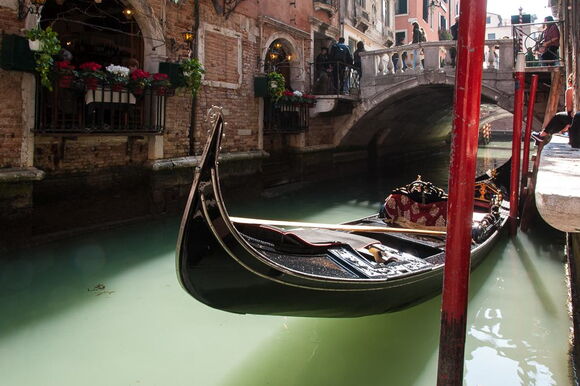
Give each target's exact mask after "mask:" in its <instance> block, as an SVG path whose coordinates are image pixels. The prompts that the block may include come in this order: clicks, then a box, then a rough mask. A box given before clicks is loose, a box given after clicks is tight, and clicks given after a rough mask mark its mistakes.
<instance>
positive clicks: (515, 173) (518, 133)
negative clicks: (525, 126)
mask: <svg viewBox="0 0 580 386" xmlns="http://www.w3.org/2000/svg"><path fill="white" fill-rule="evenodd" d="M525 65H526V60H525V57H524V54H523V52H520V53H518V57H517V59H516V71H515V73H514V79H515V96H514V120H513V135H512V170H511V175H510V217H509V220H510V224H509V225H510V234H511V235H512V236H515V235H516V234H517V232H518V212H519V194H520V165H521V162H520V159H521V157H520V151H521V148H522V146H521V143H522V117H523V112H524V87H525V80H526V73H525Z"/></svg>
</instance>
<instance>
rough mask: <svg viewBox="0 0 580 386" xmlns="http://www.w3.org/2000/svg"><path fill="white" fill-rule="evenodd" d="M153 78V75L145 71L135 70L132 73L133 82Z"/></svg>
mask: <svg viewBox="0 0 580 386" xmlns="http://www.w3.org/2000/svg"><path fill="white" fill-rule="evenodd" d="M150 76H151V74H149V73H148V72H147V71H143V70H139V69H137V70H135V71H133V72H132V73H131V79H133V80H139V79H147V78H149V77H150Z"/></svg>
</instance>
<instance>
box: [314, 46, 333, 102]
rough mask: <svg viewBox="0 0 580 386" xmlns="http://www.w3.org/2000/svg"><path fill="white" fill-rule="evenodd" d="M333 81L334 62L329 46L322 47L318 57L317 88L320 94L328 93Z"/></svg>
mask: <svg viewBox="0 0 580 386" xmlns="http://www.w3.org/2000/svg"><path fill="white" fill-rule="evenodd" d="M331 81H332V63H330V58H329V56H328V48H326V47H322V48H321V49H320V53H319V54H318V56H317V57H316V81H315V85H316V90H317V93H319V94H323V95H325V94H328V92H329V89H330V82H331Z"/></svg>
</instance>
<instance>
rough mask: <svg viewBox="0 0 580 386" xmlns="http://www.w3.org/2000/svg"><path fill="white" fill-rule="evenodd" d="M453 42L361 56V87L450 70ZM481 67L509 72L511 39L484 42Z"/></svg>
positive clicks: (411, 46) (412, 46)
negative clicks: (381, 80) (384, 79)
mask: <svg viewBox="0 0 580 386" xmlns="http://www.w3.org/2000/svg"><path fill="white" fill-rule="evenodd" d="M456 44H457V42H456V41H453V40H443V41H437V42H423V43H415V44H409V45H403V46H396V47H391V48H386V49H382V50H376V51H367V52H364V53H361V62H362V73H363V76H362V78H361V84H362V86H364V84H365V82H367V81H369V79H371V78H374V77H377V76H389V75H393V76H397V75H416V74H420V73H423V72H428V71H429V72H435V71H436V72H441V71H450V72H451V71H454V70H455V68H454V67H455V60H456V57H457V49H456ZM482 66H483V68H484V69H485V70H488V71H504V72H511V71H513V66H514V48H513V40H512V39H499V40H486V41H485V53H484V56H483V58H482Z"/></svg>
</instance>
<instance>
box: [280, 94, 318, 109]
mask: <svg viewBox="0 0 580 386" xmlns="http://www.w3.org/2000/svg"><path fill="white" fill-rule="evenodd" d="M277 103H282V104H293V105H301V104H307V105H311V106H312V105H314V104H316V97H315V96H314V95H310V94H306V93H303V92H301V91H298V90H296V91H288V90H286V91H284V92H283V93H282V96H281V97H280V98H279V99H278V100H277Z"/></svg>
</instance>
